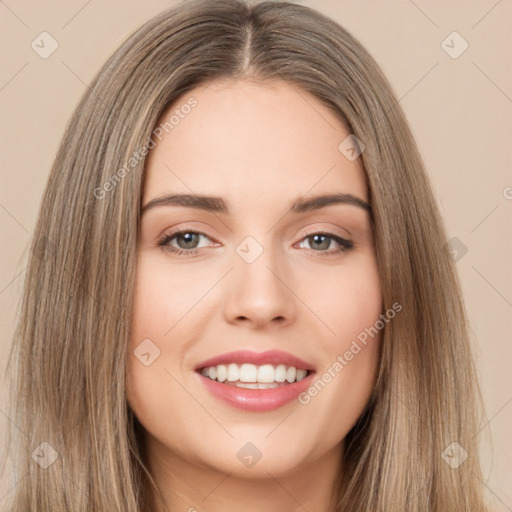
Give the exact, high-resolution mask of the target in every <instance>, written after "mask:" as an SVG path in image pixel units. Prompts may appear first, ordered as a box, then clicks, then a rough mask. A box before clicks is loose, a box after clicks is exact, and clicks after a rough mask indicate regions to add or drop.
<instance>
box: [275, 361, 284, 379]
mask: <svg viewBox="0 0 512 512" xmlns="http://www.w3.org/2000/svg"><path fill="white" fill-rule="evenodd" d="M285 380H286V366H285V365H284V364H280V365H279V366H278V367H277V368H276V371H275V381H276V382H284V381H285Z"/></svg>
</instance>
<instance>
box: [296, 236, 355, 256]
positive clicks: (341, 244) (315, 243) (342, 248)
mask: <svg viewBox="0 0 512 512" xmlns="http://www.w3.org/2000/svg"><path fill="white" fill-rule="evenodd" d="M302 240H303V241H302V242H300V244H299V246H300V247H302V244H303V243H304V241H307V242H308V245H309V247H308V248H309V249H311V250H312V251H314V252H315V253H317V254H316V255H317V256H321V257H323V256H331V255H334V254H339V253H342V252H346V251H349V250H350V249H352V248H353V247H354V243H353V242H352V241H350V240H346V239H345V238H342V237H340V236H338V235H335V234H334V233H325V232H314V233H308V234H307V235H306V237H305V238H303V239H302ZM332 242H334V243H335V244H338V247H337V248H335V249H331V250H328V249H329V248H330V247H331V246H332Z"/></svg>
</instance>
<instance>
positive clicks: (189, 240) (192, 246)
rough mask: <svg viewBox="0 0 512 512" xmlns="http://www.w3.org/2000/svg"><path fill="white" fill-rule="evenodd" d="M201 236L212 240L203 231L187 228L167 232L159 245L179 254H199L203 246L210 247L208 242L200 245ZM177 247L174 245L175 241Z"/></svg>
mask: <svg viewBox="0 0 512 512" xmlns="http://www.w3.org/2000/svg"><path fill="white" fill-rule="evenodd" d="M201 237H203V238H206V239H207V240H210V238H209V237H208V236H207V235H206V234H205V233H203V232H201V231H196V230H192V229H185V230H181V231H174V232H173V233H168V234H165V235H164V236H163V237H162V238H161V239H160V240H159V241H158V245H159V246H160V247H162V248H163V249H164V250H166V251H169V252H172V253H175V254H177V255H178V256H182V255H183V256H192V255H194V254H197V253H198V252H199V251H198V249H199V248H201V247H208V244H206V245H203V246H199V245H198V244H199V241H200V239H201ZM174 240H175V243H176V244H177V247H176V246H175V245H173V241H174Z"/></svg>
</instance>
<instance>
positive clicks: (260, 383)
mask: <svg viewBox="0 0 512 512" xmlns="http://www.w3.org/2000/svg"><path fill="white" fill-rule="evenodd" d="M195 370H196V372H197V373H198V375H199V376H200V378H201V381H202V382H203V384H204V385H205V386H206V387H207V389H209V391H210V392H211V393H212V394H213V395H214V396H216V397H217V398H219V399H221V400H223V401H224V402H227V403H228V404H229V405H231V406H234V407H237V408H240V409H244V410H252V411H268V410H272V409H276V408H278V407H281V406H283V405H285V404H286V403H288V402H290V401H291V400H293V399H294V398H295V397H296V396H297V395H298V394H299V393H300V392H301V391H302V390H304V389H306V388H307V387H308V385H309V384H310V383H311V380H312V378H313V374H314V373H315V371H314V369H313V367H312V365H310V364H308V363H306V362H305V361H303V360H301V359H299V358H297V357H295V356H292V355H291V354H288V353H286V352H281V351H276V350H272V351H268V352H262V353H256V352H250V351H244V350H243V351H238V352H231V353H229V354H223V355H222V356H218V357H216V358H213V359H209V360H207V361H204V362H202V363H201V364H199V365H197V366H196V368H195Z"/></svg>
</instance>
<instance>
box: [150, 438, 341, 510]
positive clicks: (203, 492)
mask: <svg viewBox="0 0 512 512" xmlns="http://www.w3.org/2000/svg"><path fill="white" fill-rule="evenodd" d="M147 441H148V443H147V449H148V450H147V454H148V461H149V466H150V471H151V474H152V476H153V478H154V480H155V483H156V485H157V486H158V488H159V489H160V490H161V493H162V499H163V501H164V503H165V506H164V505H162V504H159V503H158V500H157V499H155V504H154V507H152V510H155V511H157V512H170V511H172V512H174V511H184V512H203V511H206V510H207V511H208V512H221V511H222V512H240V510H244V512H261V511H262V510H264V511H265V512H304V510H314V511H318V512H333V511H334V505H333V489H335V487H336V483H337V481H338V479H339V470H340V467H341V453H342V450H341V446H340V445H337V446H335V447H334V448H333V449H332V450H331V451H330V452H328V453H326V454H324V455H323V456H322V457H320V458H317V459H316V460H313V461H312V462H310V463H307V464H306V463H304V464H303V465H301V466H300V467H297V468H293V469H292V470H290V471H288V472H286V473H281V474H277V473H273V472H272V470H271V469H269V470H268V471H265V472H264V474H263V475H262V474H261V472H260V474H259V475H258V477H257V478H250V476H249V477H247V476H240V474H238V473H237V472H236V471H231V472H226V473H223V472H221V471H219V470H217V469H215V468H213V467H208V466H204V465H198V464H195V463H193V462H191V461H189V460H186V459H185V458H183V457H181V456H180V455H178V454H176V453H174V452H171V451H170V450H169V449H168V448H166V447H164V446H163V445H162V444H160V443H159V442H158V441H156V440H155V439H154V438H151V437H150V436H148V439H147Z"/></svg>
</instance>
